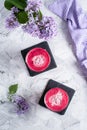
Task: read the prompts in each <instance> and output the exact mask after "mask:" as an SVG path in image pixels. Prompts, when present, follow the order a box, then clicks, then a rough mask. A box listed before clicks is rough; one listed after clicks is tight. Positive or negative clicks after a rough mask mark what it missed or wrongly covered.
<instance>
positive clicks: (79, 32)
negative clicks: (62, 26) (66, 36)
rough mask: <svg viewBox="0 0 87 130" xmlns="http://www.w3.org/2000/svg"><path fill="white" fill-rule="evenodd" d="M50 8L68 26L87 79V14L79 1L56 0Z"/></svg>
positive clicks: (49, 5)
mask: <svg viewBox="0 0 87 130" xmlns="http://www.w3.org/2000/svg"><path fill="white" fill-rule="evenodd" d="M48 8H49V9H50V10H51V11H52V12H54V13H55V14H56V15H58V16H59V17H61V18H62V19H63V20H65V21H66V22H67V24H68V28H69V32H70V35H71V38H72V41H73V43H72V45H73V47H74V48H75V49H74V50H75V55H76V57H77V60H78V63H79V65H80V67H81V70H82V72H83V73H84V75H85V77H86V78H87V14H86V12H84V11H83V10H82V8H81V7H80V5H79V3H78V1H77V0H54V1H51V3H50V4H48Z"/></svg>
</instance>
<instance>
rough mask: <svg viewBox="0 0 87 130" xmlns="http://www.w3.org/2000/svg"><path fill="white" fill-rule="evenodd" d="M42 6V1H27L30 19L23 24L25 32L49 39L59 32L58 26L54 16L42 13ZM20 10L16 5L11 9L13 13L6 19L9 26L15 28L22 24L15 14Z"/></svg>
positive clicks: (26, 9) (26, 10)
mask: <svg viewBox="0 0 87 130" xmlns="http://www.w3.org/2000/svg"><path fill="white" fill-rule="evenodd" d="M40 6H41V1H35V0H28V1H27V6H26V8H25V12H27V14H28V21H27V22H26V23H24V24H21V26H22V29H23V31H24V32H27V33H29V34H31V35H32V36H34V37H36V36H38V37H39V38H40V39H46V40H48V39H49V38H52V37H53V36H55V35H56V34H57V27H56V23H55V21H54V20H53V18H52V17H48V16H43V15H42V13H41V11H40ZM18 12H20V10H19V9H17V8H16V7H13V8H12V9H11V15H10V17H9V18H7V20H6V27H7V28H9V29H12V28H13V29H14V28H16V27H18V26H19V25H20V23H19V21H18V19H17V18H16V15H15V14H17V13H18Z"/></svg>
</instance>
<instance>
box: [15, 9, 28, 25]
mask: <svg viewBox="0 0 87 130" xmlns="http://www.w3.org/2000/svg"><path fill="white" fill-rule="evenodd" d="M16 17H17V19H18V22H19V23H21V24H24V23H26V22H27V21H28V14H27V12H24V11H21V12H19V13H18V14H17V15H16Z"/></svg>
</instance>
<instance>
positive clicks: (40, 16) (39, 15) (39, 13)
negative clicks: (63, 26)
mask: <svg viewBox="0 0 87 130" xmlns="http://www.w3.org/2000/svg"><path fill="white" fill-rule="evenodd" d="M42 17H43V15H42V13H41V11H40V10H39V12H38V18H39V20H42Z"/></svg>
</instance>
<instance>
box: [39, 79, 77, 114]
mask: <svg viewBox="0 0 87 130" xmlns="http://www.w3.org/2000/svg"><path fill="white" fill-rule="evenodd" d="M52 88H61V89H63V90H64V91H66V92H67V94H68V97H69V102H68V105H69V103H70V101H71V99H72V97H73V95H74V93H75V90H74V89H72V88H69V87H67V86H65V85H63V84H61V83H58V82H56V81H54V80H49V81H48V83H47V85H46V88H45V90H44V92H43V94H42V96H41V98H40V101H39V104H40V105H41V106H43V107H45V108H47V107H46V105H45V103H44V96H45V94H46V93H47V92H48V91H49V90H50V89H52ZM68 105H67V107H66V108H65V109H64V110H62V111H60V112H56V113H59V114H61V115H64V113H65V111H66V110H67V108H68ZM47 109H48V108H47Z"/></svg>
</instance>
